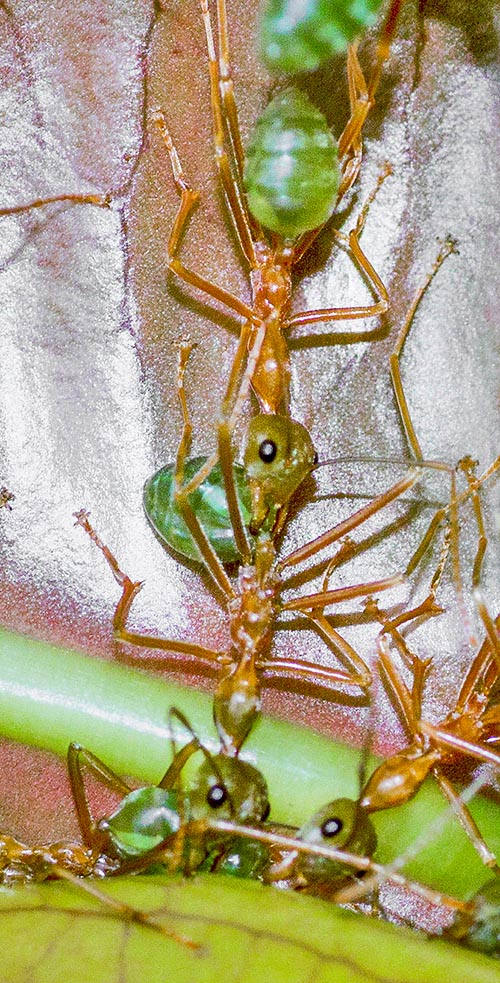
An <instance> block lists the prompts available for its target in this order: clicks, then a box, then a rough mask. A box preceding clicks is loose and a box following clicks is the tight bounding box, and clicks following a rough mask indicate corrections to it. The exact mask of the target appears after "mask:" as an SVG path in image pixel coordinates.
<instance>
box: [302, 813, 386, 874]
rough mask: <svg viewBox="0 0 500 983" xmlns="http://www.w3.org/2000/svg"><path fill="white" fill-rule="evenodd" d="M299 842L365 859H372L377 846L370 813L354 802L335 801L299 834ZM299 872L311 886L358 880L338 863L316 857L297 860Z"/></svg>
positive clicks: (310, 856) (353, 872) (305, 855)
mask: <svg viewBox="0 0 500 983" xmlns="http://www.w3.org/2000/svg"><path fill="white" fill-rule="evenodd" d="M298 838H299V839H301V840H304V841H305V842H306V843H311V844H313V845H314V846H325V847H334V848H335V849H337V850H344V851H347V852H348V853H357V854H359V855H360V856H362V857H371V856H372V854H373V853H374V852H375V848H376V846H377V837H376V834H375V829H374V827H373V824H372V822H371V820H370V818H369V816H368V813H367V812H366V810H365V809H363V808H362V806H361V805H360V804H359V802H356V801H355V800H354V799H334V800H333V802H329V803H328V804H327V805H326V806H323V808H322V809H319V810H318V812H316V813H315V814H314V816H312V817H311V819H310V820H309V822H307V823H305V825H304V826H302V828H301V829H300V830H299V833H298ZM297 870H298V872H299V873H300V874H301V875H302V877H304V878H305V880H306V881H307V883H312V882H314V881H322V882H331V881H339V880H342V879H344V878H346V877H349V876H355V874H356V872H355V871H354V869H353V868H347V867H346V866H345V865H343V864H341V863H340V862H339V861H338V860H332V859H331V858H329V857H320V856H315V855H313V854H307V853H304V854H302V855H301V856H300V857H299V858H298V859H297Z"/></svg>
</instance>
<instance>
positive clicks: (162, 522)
mask: <svg viewBox="0 0 500 983" xmlns="http://www.w3.org/2000/svg"><path fill="white" fill-rule="evenodd" d="M205 461H206V458H204V457H194V458H192V459H191V460H190V461H187V462H186V467H185V470H184V481H185V482H188V481H190V480H191V478H192V477H193V476H194V475H195V474H196V473H197V472H198V471H199V470H200V468H201V467H202V466H203V464H204V463H205ZM174 470H175V469H174V466H173V465H172V464H168V465H167V466H166V467H164V468H160V470H159V471H157V472H156V474H154V475H153V476H152V478H149V479H148V481H146V484H145V485H144V497H143V502H144V509H145V512H146V515H147V517H148V519H149V522H150V523H151V525H152V527H153V529H154V531H155V532H156V534H157V535H158V536H159V538H160V539H161V540H162V541H163V542H164V543H166V545H167V546H170V548H171V549H173V550H175V551H176V553H180V554H181V555H182V556H186V557H188V559H190V560H198V561H200V562H201V556H200V553H199V550H198V547H197V545H196V543H195V541H194V540H193V537H192V535H191V533H190V531H189V529H188V528H187V526H186V523H185V522H184V519H183V518H182V516H181V514H180V512H179V509H178V507H177V506H176V505H175V504H174V501H173V484H174ZM233 474H234V479H235V483H236V492H237V496H238V501H239V503H240V509H241V513H242V517H243V522H244V524H245V525H247V524H248V522H249V520H250V495H249V491H248V486H247V484H246V480H245V470H244V468H242V467H241V465H239V464H233ZM189 502H190V504H191V508H192V509H193V512H194V513H195V515H196V517H197V519H198V520H199V522H200V524H201V526H202V528H203V530H204V531H205V533H206V535H207V537H208V539H209V541H210V543H211V545H212V546H213V548H214V550H215V552H216V553H217V556H218V557H219V559H220V560H221V561H222V562H223V563H235V562H237V561H238V560H239V559H240V556H239V553H238V550H237V548H236V543H235V540H234V534H233V527H232V524H231V519H230V516H229V510H228V507H227V499H226V492H225V489H224V482H223V480H222V473H221V469H220V466H219V465H218V464H217V465H216V466H215V468H214V469H213V471H211V473H210V474H209V476H208V478H206V479H205V481H203V482H202V483H201V485H200V486H199V488H197V489H196V491H194V492H192V494H191V495H190V496H189Z"/></svg>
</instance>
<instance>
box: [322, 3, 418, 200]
mask: <svg viewBox="0 0 500 983" xmlns="http://www.w3.org/2000/svg"><path fill="white" fill-rule="evenodd" d="M402 3H403V0H392V2H391V5H390V7H389V10H388V13H387V16H386V19H385V23H384V27H383V30H382V33H381V35H380V38H379V41H378V44H377V52H376V56H375V67H374V69H373V71H372V74H371V77H370V81H369V82H368V83H367V82H366V81H365V77H364V75H363V72H362V70H361V66H360V64H359V60H358V55H357V46H356V45H351V46H350V48H349V51H348V57H347V74H348V83H349V100H350V104H351V116H350V118H349V120H348V122H347V124H346V126H345V128H344V130H343V132H342V133H341V135H340V138H339V157H340V159H341V161H342V171H343V179H342V182H341V186H340V189H339V196H338V201H340V200H341V198H342V197H343V196H344V194H345V193H346V192H347V191H348V190H349V188H350V187H351V186H352V184H353V183H354V181H355V180H356V177H357V174H358V171H359V167H360V163H361V154H362V143H361V131H362V129H363V126H364V124H365V121H366V118H367V116H368V113H369V112H370V110H371V109H372V107H373V106H374V105H375V93H376V91H377V89H378V86H379V84H380V78H381V75H382V69H383V67H384V63H385V61H386V60H387V58H388V56H389V51H390V47H391V44H392V41H393V38H394V32H395V30H396V24H397V20H398V17H399V11H400V9H401V6H402Z"/></svg>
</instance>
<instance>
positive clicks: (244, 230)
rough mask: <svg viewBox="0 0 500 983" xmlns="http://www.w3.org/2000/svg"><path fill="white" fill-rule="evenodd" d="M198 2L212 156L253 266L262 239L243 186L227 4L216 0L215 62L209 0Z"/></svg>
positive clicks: (239, 235)
mask: <svg viewBox="0 0 500 983" xmlns="http://www.w3.org/2000/svg"><path fill="white" fill-rule="evenodd" d="M200 3H201V13H202V17H203V24H204V27H205V36H206V39H207V50H208V68H209V75H210V102H211V106H212V120H213V137H214V146H215V160H216V164H217V168H218V171H219V176H220V179H221V184H222V187H223V189H224V194H225V196H226V201H227V204H228V206H229V211H230V213H231V217H232V220H233V224H234V227H235V229H236V232H237V235H238V237H239V240H240V244H241V248H242V250H243V254H244V256H245V258H246V260H247V262H248V263H249V264H250V266H251V267H255V266H256V261H257V260H256V255H255V244H254V243H255V239H262V229H261V227H260V225H259V223H258V222H256V221H255V219H254V218H253V217H252V216H251V215H250V213H249V211H248V208H247V206H246V200H245V193H244V190H243V164H244V159H245V155H244V151H243V145H242V142H241V133H240V127H239V122H238V111H237V107H236V102H235V98H234V89H233V80H232V77H231V68H230V63H229V41H228V31H227V12H226V4H225V0H217V22H218V32H219V62H218V63H217V55H216V51H215V44H214V37H213V31H212V22H211V17H210V10H209V5H208V0H200ZM224 127H226V129H227V132H228V134H229V140H230V147H231V149H232V155H231V160H230V159H229V157H228V154H227V151H226V149H225V146H224ZM231 165H232V167H231Z"/></svg>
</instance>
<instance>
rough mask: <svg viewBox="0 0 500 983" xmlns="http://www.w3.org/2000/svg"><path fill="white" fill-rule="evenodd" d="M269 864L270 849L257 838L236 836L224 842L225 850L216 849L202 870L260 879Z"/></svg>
mask: <svg viewBox="0 0 500 983" xmlns="http://www.w3.org/2000/svg"><path fill="white" fill-rule="evenodd" d="M268 865H269V849H268V847H267V846H266V845H265V844H264V843H259V842H258V841H257V840H247V839H244V838H243V837H242V836H234V837H232V838H231V839H230V840H228V841H227V842H226V843H225V844H224V851H223V852H222V853H221V852H217V851H214V853H212V854H211V855H210V856H209V857H207V859H206V860H205V861H204V863H203V864H202V865H201V867H200V870H210V871H212V872H213V873H217V874H227V875H228V876H230V877H250V878H254V879H259V878H260V877H262V875H263V874H264V871H265V870H266V868H267V867H268Z"/></svg>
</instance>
